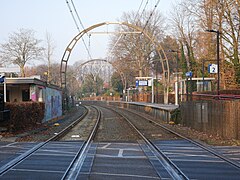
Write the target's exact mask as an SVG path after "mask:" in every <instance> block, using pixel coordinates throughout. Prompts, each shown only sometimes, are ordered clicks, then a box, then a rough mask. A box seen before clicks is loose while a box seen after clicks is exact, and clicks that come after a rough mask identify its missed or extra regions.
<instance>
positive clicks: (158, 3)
mask: <svg viewBox="0 0 240 180" xmlns="http://www.w3.org/2000/svg"><path fill="white" fill-rule="evenodd" d="M159 3H160V0H158V1H157V3H156V4H155V6H154V8H153V10H152V12H151V14H150V16H149V17H148V20H147V22H146V24H145V26H144V27H143V30H142V31H144V30H145V28H146V27H147V24H148V23H149V21H150V19H151V17H152V16H153V13H154V11H155V10H156V8H157V6H158V4H159Z"/></svg>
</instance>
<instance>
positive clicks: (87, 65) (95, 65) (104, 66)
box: [77, 59, 114, 83]
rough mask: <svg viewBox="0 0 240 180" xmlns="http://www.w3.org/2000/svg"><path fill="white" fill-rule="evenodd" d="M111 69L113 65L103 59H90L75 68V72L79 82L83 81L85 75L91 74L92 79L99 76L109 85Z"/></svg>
mask: <svg viewBox="0 0 240 180" xmlns="http://www.w3.org/2000/svg"><path fill="white" fill-rule="evenodd" d="M113 68H114V67H113V65H112V64H111V63H110V62H109V61H107V60H105V59H91V60H89V61H86V62H84V63H82V64H80V65H79V66H78V67H77V72H78V76H79V78H80V79H81V80H83V79H84V78H85V76H86V75H89V74H92V75H93V77H94V78H96V77H97V76H99V77H101V78H102V79H103V80H104V82H108V83H109V82H110V77H111V75H112V72H113Z"/></svg>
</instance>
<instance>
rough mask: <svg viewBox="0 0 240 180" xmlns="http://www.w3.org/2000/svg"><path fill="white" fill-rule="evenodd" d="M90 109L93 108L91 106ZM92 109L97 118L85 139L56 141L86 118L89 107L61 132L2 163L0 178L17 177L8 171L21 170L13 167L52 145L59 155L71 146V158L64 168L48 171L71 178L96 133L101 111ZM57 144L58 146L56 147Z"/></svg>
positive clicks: (75, 173) (64, 177)
mask: <svg viewBox="0 0 240 180" xmlns="http://www.w3.org/2000/svg"><path fill="white" fill-rule="evenodd" d="M91 109H93V107H92V108H91ZM94 109H95V110H96V111H97V120H96V123H95V125H94V127H93V129H92V130H90V132H89V135H88V137H87V138H86V140H84V141H81V142H78V141H76V143H71V142H70V141H66V142H65V143H59V144H58V143H57V141H58V140H61V139H63V138H64V137H65V136H66V135H67V134H68V133H69V132H70V131H71V129H73V128H74V127H75V126H76V125H77V124H79V123H80V122H81V121H82V120H83V119H84V118H86V116H87V115H88V112H89V108H86V111H85V112H84V113H83V115H82V116H81V117H80V118H78V119H77V120H76V121H74V122H73V123H71V124H70V125H69V126H67V127H66V128H64V129H63V130H62V131H61V132H59V133H57V134H55V135H54V136H52V137H51V138H50V139H48V140H46V141H45V142H41V143H38V144H37V145H35V146H34V147H32V148H31V149H29V150H28V151H26V152H24V153H22V154H21V155H19V156H17V157H16V158H14V159H12V160H11V161H10V162H8V163H7V164H5V165H3V166H2V167H1V168H0V178H1V179H4V178H5V177H6V179H9V177H11V179H12V178H13V179H14V178H15V179H18V178H17V177H13V176H12V175H11V172H10V171H12V172H13V171H15V172H16V171H21V168H15V167H16V166H21V164H24V162H25V161H28V160H29V159H34V158H35V157H34V156H35V155H36V154H41V153H43V152H44V151H49V149H52V148H53V146H54V147H55V149H54V150H51V151H54V152H57V151H61V152H60V154H59V156H61V155H63V154H64V153H66V154H68V153H69V152H67V151H68V150H69V148H73V149H72V152H71V153H69V157H70V156H71V158H72V160H71V159H70V160H68V161H67V163H66V164H65V165H64V166H65V170H62V171H49V172H52V173H54V172H55V173H58V174H63V175H62V177H61V179H72V178H73V177H74V176H76V175H77V169H78V168H79V166H80V165H81V164H82V163H83V160H84V156H85V154H86V151H87V150H88V148H89V145H90V142H91V140H92V139H93V137H94V135H95V133H96V130H97V127H98V124H99V121H100V118H101V113H100V112H99V111H98V110H97V109H96V108H94ZM58 145H59V146H60V147H57V146H58ZM61 146H66V150H65V151H64V150H63V149H64V147H61ZM58 148H60V149H58ZM41 155H42V154H41ZM52 155H54V156H57V155H56V154H52ZM49 159H50V158H49ZM45 160H46V159H44V160H43V161H45ZM38 163H39V164H41V159H39V160H38ZM69 164H70V165H69ZM56 165H57V164H56ZM26 171H27V170H26ZM8 172H10V173H9V174H10V176H8ZM60 176H61V175H60ZM60 176H57V177H58V178H59V177H60ZM33 177H34V176H33ZM45 178H46V177H45ZM58 178H57V179H58ZM33 179H35V178H33Z"/></svg>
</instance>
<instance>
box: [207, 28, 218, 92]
mask: <svg viewBox="0 0 240 180" xmlns="http://www.w3.org/2000/svg"><path fill="white" fill-rule="evenodd" d="M206 31H207V32H213V33H216V34H217V76H218V81H217V95H218V96H219V95H220V47H219V46H220V38H219V36H220V32H219V31H218V30H213V29H207V30H206Z"/></svg>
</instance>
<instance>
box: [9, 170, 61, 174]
mask: <svg viewBox="0 0 240 180" xmlns="http://www.w3.org/2000/svg"><path fill="white" fill-rule="evenodd" d="M11 170H12V171H24V172H26V171H27V172H49V173H64V172H65V171H48V170H37V169H34V170H32V169H11Z"/></svg>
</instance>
